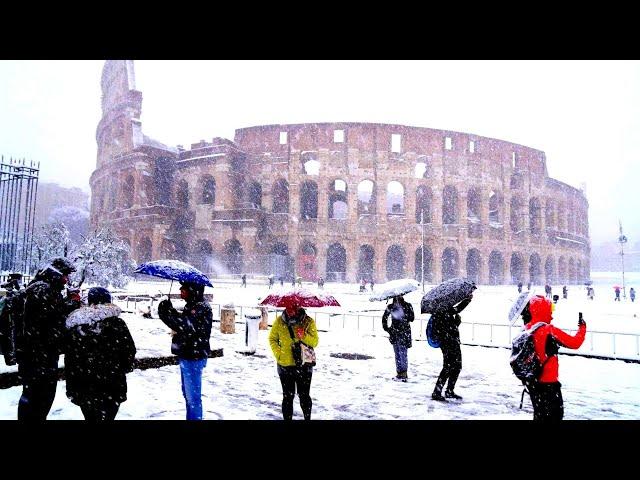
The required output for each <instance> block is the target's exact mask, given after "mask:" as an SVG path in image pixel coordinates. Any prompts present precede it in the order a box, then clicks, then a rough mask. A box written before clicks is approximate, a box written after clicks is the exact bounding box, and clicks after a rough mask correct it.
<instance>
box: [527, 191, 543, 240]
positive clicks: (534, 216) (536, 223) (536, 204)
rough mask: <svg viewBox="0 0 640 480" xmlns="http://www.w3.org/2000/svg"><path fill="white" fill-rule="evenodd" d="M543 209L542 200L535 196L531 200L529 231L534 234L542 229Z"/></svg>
mask: <svg viewBox="0 0 640 480" xmlns="http://www.w3.org/2000/svg"><path fill="white" fill-rule="evenodd" d="M540 213H541V210H540V200H538V199H537V198H536V197H533V198H531V199H530V200H529V231H530V232H531V233H533V234H538V233H540V230H541V223H542V219H541V215H540Z"/></svg>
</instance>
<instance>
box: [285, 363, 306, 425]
mask: <svg viewBox="0 0 640 480" xmlns="http://www.w3.org/2000/svg"><path fill="white" fill-rule="evenodd" d="M312 374H313V367H283V366H280V365H278V376H279V377H280V383H281V384H282V418H284V419H285V420H292V419H293V397H295V395H296V388H297V390H298V398H299V399H300V408H301V409H302V414H303V415H304V419H305V420H311V406H312V402H311V396H310V395H309V390H311V375H312Z"/></svg>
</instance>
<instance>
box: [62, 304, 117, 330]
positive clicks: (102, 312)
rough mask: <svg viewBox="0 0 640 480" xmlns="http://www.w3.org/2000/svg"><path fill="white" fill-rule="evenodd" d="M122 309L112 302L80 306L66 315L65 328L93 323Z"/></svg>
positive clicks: (115, 314)
mask: <svg viewBox="0 0 640 480" xmlns="http://www.w3.org/2000/svg"><path fill="white" fill-rule="evenodd" d="M121 313H122V310H121V309H120V307H118V306H117V305H114V304H112V303H100V304H97V305H90V306H88V307H80V308H78V309H77V310H74V311H73V312H71V314H70V315H69V316H68V317H67V322H66V326H67V328H74V327H77V326H79V325H94V324H95V323H97V322H99V321H101V320H104V319H105V318H109V317H117V316H119V315H120V314H121Z"/></svg>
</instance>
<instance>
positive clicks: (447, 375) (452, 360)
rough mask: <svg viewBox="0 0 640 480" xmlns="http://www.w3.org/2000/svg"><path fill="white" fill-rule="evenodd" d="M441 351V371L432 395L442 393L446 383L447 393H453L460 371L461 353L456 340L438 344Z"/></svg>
mask: <svg viewBox="0 0 640 480" xmlns="http://www.w3.org/2000/svg"><path fill="white" fill-rule="evenodd" d="M440 350H441V351H442V370H441V371H440V375H438V380H436V387H435V390H434V393H437V394H440V393H442V387H444V384H445V383H447V380H448V383H447V391H448V392H453V389H454V388H455V386H456V381H458V375H460V371H461V370H462V351H461V350H460V342H459V340H457V339H453V340H449V341H444V342H441V343H440Z"/></svg>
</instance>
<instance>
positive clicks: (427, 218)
mask: <svg viewBox="0 0 640 480" xmlns="http://www.w3.org/2000/svg"><path fill="white" fill-rule="evenodd" d="M423 222H424V223H431V189H430V188H429V187H427V186H425V185H420V186H419V187H418V189H417V190H416V223H423Z"/></svg>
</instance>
